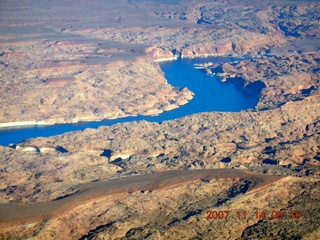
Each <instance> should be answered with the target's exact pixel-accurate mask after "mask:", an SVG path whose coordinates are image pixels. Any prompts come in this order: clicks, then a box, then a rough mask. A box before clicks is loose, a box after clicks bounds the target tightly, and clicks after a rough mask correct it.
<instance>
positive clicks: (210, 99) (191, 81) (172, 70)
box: [0, 57, 259, 146]
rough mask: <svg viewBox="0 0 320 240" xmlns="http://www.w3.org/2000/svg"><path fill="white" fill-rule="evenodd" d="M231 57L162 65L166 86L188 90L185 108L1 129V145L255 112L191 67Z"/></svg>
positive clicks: (233, 90)
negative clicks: (197, 115)
mask: <svg viewBox="0 0 320 240" xmlns="http://www.w3.org/2000/svg"><path fill="white" fill-rule="evenodd" d="M236 60H243V59H235V58H231V57H229V58H228V57H210V58H196V59H178V60H176V61H168V62H161V63H160V66H161V69H162V71H163V72H164V73H165V77H166V79H167V81H168V83H169V84H171V85H172V86H175V87H179V88H180V87H181V88H183V87H187V88H188V89H189V90H191V91H192V92H193V93H194V94H195V95H194V97H193V99H192V100H190V101H189V102H188V103H187V104H185V105H183V106H181V107H179V108H177V109H173V110H171V111H167V112H163V113H161V114H160V115H158V116H136V117H125V118H118V119H111V120H108V119H106V120H102V121H97V122H79V123H68V124H55V125H44V126H41V125H39V126H23V127H15V128H4V129H0V145H3V146H6V145H8V144H10V143H18V142H20V141H23V140H25V139H27V138H35V137H48V136H54V135H58V134H62V133H66V132H71V131H78V130H84V129H86V128H97V127H99V126H111V125H113V124H116V123H123V122H132V121H138V120H146V121H150V122H163V121H166V120H172V119H176V118H180V117H184V116H187V115H191V114H195V113H200V112H214V111H216V112H239V111H241V110H246V109H249V108H254V107H255V106H256V104H257V103H258V101H259V99H258V98H257V97H254V96H252V95H249V94H247V93H245V92H243V91H242V90H241V89H239V88H237V87H236V86H235V85H234V84H232V83H222V82H220V80H219V79H218V77H212V76H208V75H206V74H205V73H204V71H201V70H197V69H194V67H193V65H194V64H199V63H206V62H209V61H210V62H213V63H218V62H219V63H221V62H232V61H236Z"/></svg>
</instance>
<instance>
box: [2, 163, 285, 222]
mask: <svg viewBox="0 0 320 240" xmlns="http://www.w3.org/2000/svg"><path fill="white" fill-rule="evenodd" d="M213 178H215V179H227V178H229V179H230V178H231V179H247V180H249V181H250V186H249V188H248V190H252V189H254V188H257V187H261V186H263V185H267V184H269V183H271V182H274V181H276V180H278V179H280V178H281V177H279V176H270V175H262V174H253V173H250V172H246V171H242V170H230V169H210V170H209V169H208V170H192V171H166V172H159V173H154V174H146V175H139V176H130V177H125V178H121V179H112V180H108V181H100V182H92V183H90V184H87V185H85V186H83V187H82V188H81V189H79V191H78V192H77V193H75V194H72V195H70V196H66V197H64V198H62V199H58V200H55V201H50V202H39V203H32V204H10V203H5V204H0V213H1V214H0V226H1V225H16V224H23V223H27V222H31V221H42V220H44V219H50V218H53V217H56V216H59V215H61V214H63V213H65V212H67V211H68V210H70V209H72V208H73V207H75V206H79V205H81V204H82V203H85V202H87V201H90V200H94V199H98V198H101V197H105V196H107V195H114V194H121V193H129V194H130V193H132V192H136V191H156V190H159V189H163V188H167V187H171V186H175V185H179V184H188V183H190V182H195V181H201V180H210V179H213Z"/></svg>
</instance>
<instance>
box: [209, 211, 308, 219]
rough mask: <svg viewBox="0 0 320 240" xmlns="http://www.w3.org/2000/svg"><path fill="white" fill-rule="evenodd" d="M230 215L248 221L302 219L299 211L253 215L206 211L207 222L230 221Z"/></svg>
mask: <svg viewBox="0 0 320 240" xmlns="http://www.w3.org/2000/svg"><path fill="white" fill-rule="evenodd" d="M230 214H236V218H238V219H247V218H248V217H250V216H251V217H254V218H256V219H265V218H268V217H269V218H271V219H284V218H286V217H289V218H291V219H296V220H298V219H301V217H302V214H301V212H300V211H299V210H291V211H290V212H288V213H287V214H285V213H284V212H283V211H282V210H279V211H272V212H271V213H269V214H267V213H266V211H264V210H262V211H255V212H254V213H253V214H252V215H249V214H247V211H236V212H231V211H227V210H225V211H211V210H208V211H206V219H207V220H214V219H219V220H222V219H228V217H229V216H230Z"/></svg>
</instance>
